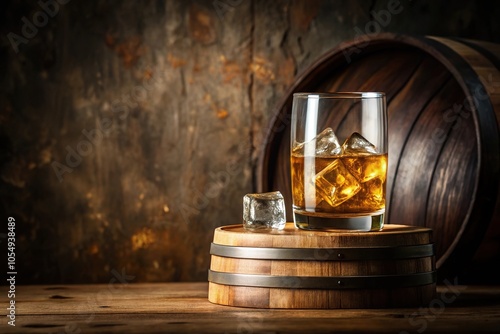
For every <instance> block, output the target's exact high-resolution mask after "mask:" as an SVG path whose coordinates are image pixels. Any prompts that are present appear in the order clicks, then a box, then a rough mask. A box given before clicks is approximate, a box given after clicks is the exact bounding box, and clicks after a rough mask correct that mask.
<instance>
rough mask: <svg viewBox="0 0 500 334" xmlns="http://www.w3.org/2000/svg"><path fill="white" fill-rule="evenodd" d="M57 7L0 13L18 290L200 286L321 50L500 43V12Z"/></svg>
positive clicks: (481, 4)
mask: <svg viewBox="0 0 500 334" xmlns="http://www.w3.org/2000/svg"><path fill="white" fill-rule="evenodd" d="M43 1H45V2H43ZM59 1H60V2H59V3H57V2H56V1H55V0H54V1H50V0H42V4H43V3H47V4H51V5H43V6H42V5H41V4H40V3H37V2H32V3H28V2H27V1H7V2H6V3H4V4H3V7H4V8H3V9H2V11H1V13H0V30H1V49H0V60H1V61H0V82H1V88H0V143H1V144H0V145H1V149H0V196H1V200H0V213H1V215H0V219H3V220H4V223H6V220H7V217H8V216H13V217H15V218H16V220H17V233H18V236H17V239H18V240H17V262H18V264H17V266H18V272H19V273H20V275H19V276H18V280H20V281H21V282H22V283H73V282H104V283H106V282H109V281H110V279H112V278H113V277H114V275H116V271H118V272H121V273H122V274H123V273H126V274H127V275H130V276H134V278H133V280H134V281H136V282H140V281H177V280H182V281H196V280H201V281H203V280H206V273H207V269H208V266H209V255H208V248H209V244H210V241H211V239H212V231H213V229H214V228H215V227H217V226H220V225H226V224H233V223H239V222H240V221H241V207H242V201H241V200H242V196H243V195H244V194H245V193H248V192H251V191H252V190H253V182H254V180H253V178H254V169H255V166H256V163H257V156H258V152H259V148H260V147H261V144H262V141H263V135H264V133H265V128H266V127H267V124H268V121H269V119H270V116H271V115H272V113H273V106H274V105H275V104H276V103H277V102H278V100H279V99H280V98H281V96H282V95H283V94H284V92H285V91H286V89H287V88H288V87H289V86H290V85H291V83H292V82H293V81H294V78H295V77H296V75H297V74H298V73H300V71H302V70H304V69H305V68H306V67H307V66H308V65H310V64H311V63H312V62H313V61H314V60H315V59H317V58H318V57H319V56H320V55H321V54H322V53H324V52H325V51H327V50H328V49H330V48H332V47H334V46H336V45H337V44H339V43H340V42H341V41H344V40H348V39H352V38H354V37H355V36H357V35H359V34H362V33H368V32H379V31H390V32H399V33H411V34H422V35H424V34H431V35H438V36H460V37H467V38H474V39H483V40H489V41H496V42H500V21H498V17H500V2H498V1H474V2H473V1H465V0H461V1H430V0H428V1H417V0H413V1H410V0H400V1H399V6H397V4H396V7H395V8H397V10H398V12H397V13H395V14H393V15H391V16H390V18H388V17H387V16H383V15H382V13H383V12H381V10H387V9H388V8H392V7H391V6H392V5H394V3H397V1H395V2H394V1H380V0H376V1H361V0H358V1H347V0H345V1H319V0H314V1H284V0H280V1H250V0H207V1H140V2H138V1H82V0H72V1H69V2H67V0H59ZM389 3H393V4H392V5H390V4H389ZM54 4H56V5H54ZM43 7H46V8H45V9H44V8H43ZM44 12H47V13H48V14H43V13H44ZM377 18H378V20H379V22H380V23H378V24H373V22H376V21H374V20H377ZM370 22H371V23H370ZM378 28H380V30H375V31H373V30H372V31H370V29H378ZM14 34H15V35H14ZM1 232H2V233H4V231H1ZM0 240H1V241H4V240H5V234H1V235H0ZM2 244H5V243H4V242H2Z"/></svg>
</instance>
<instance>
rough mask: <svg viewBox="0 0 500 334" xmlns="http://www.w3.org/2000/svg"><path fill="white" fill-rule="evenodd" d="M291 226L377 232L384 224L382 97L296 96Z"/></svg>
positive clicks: (384, 120)
mask: <svg viewBox="0 0 500 334" xmlns="http://www.w3.org/2000/svg"><path fill="white" fill-rule="evenodd" d="M291 174H292V197H293V216H294V222H295V226H297V227H298V228H301V229H313V230H331V229H335V230H347V231H352V230H358V231H376V230H381V229H382V228H383V226H384V213H385V194H386V192H385V184H386V178H387V111H386V101H385V94H384V93H374V92H349V93H295V94H294V95H293V107H292V127H291Z"/></svg>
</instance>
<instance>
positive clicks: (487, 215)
mask: <svg viewBox="0 0 500 334" xmlns="http://www.w3.org/2000/svg"><path fill="white" fill-rule="evenodd" d="M363 38H365V41H366V40H368V42H366V43H367V44H368V48H369V49H370V52H371V53H375V52H376V51H377V50H383V49H384V45H387V43H389V44H390V45H394V43H397V44H398V45H403V46H411V47H414V48H417V49H418V50H419V51H422V52H426V53H427V54H428V55H430V56H431V57H433V58H434V59H436V60H437V61H439V62H440V63H441V64H443V66H445V68H446V70H448V71H450V73H451V74H452V75H453V79H454V80H456V81H457V83H458V84H459V85H460V86H461V88H462V89H463V90H464V91H465V92H467V91H472V90H473V89H476V88H477V87H482V89H486V90H495V87H494V84H495V83H496V82H498V80H497V79H498V78H499V73H500V72H499V71H498V69H497V70H496V71H494V72H493V73H494V78H493V80H490V82H485V81H486V80H484V75H483V76H482V77H479V74H478V73H476V68H477V69H480V67H481V66H484V64H487V65H488V66H489V68H490V69H494V68H495V66H493V65H492V64H491V60H492V59H493V58H492V56H491V54H490V55H489V59H486V60H485V59H484V58H485V57H481V55H480V56H479V57H478V55H477V50H467V52H466V53H465V55H464V58H465V59H460V57H461V55H460V54H458V53H457V52H456V51H455V50H454V49H453V47H456V45H454V44H453V43H458V42H457V41H452V40H447V39H442V38H437V37H410V36H402V35H397V34H389V33H387V34H386V33H384V34H377V35H375V36H366V37H363ZM359 43H360V42H359V40H354V41H350V42H347V43H343V44H341V45H340V46H338V47H337V48H335V49H333V50H332V51H330V52H328V53H327V54H325V55H324V56H323V57H321V58H320V59H319V60H318V61H317V62H316V63H314V64H313V65H312V66H310V67H309V69H308V70H306V71H305V72H303V73H302V74H301V75H299V76H298V78H297V79H296V81H295V84H294V85H293V86H292V88H291V89H290V90H289V92H288V93H287V94H285V96H284V98H283V99H282V100H281V102H280V103H279V104H278V108H277V111H278V112H276V113H275V114H274V117H273V119H272V121H271V126H270V127H269V129H268V131H267V136H266V140H267V141H266V142H265V143H264V145H263V150H262V151H261V154H260V156H259V163H258V168H257V180H258V181H257V182H258V183H257V190H258V191H269V190H271V189H272V190H276V188H273V187H272V185H273V182H272V181H271V178H272V177H273V175H271V174H270V171H269V170H268V169H269V166H276V161H277V160H278V159H280V158H279V157H280V155H286V153H283V152H286V151H285V150H279V147H280V145H282V144H281V143H282V142H283V140H284V142H285V143H287V142H288V141H287V139H286V136H287V135H289V132H288V129H287V126H288V125H289V124H290V115H289V112H288V111H289V110H291V102H292V101H291V96H292V93H293V92H297V91H308V90H309V89H304V87H311V86H314V85H313V84H312V83H313V82H314V81H316V82H322V81H323V80H324V78H326V77H328V76H329V75H330V74H331V73H332V72H333V71H334V69H336V68H339V67H341V66H342V65H343V62H344V59H342V58H343V56H342V50H343V49H349V48H351V47H356V45H359ZM362 43H365V42H362ZM468 43H469V44H474V43H475V44H478V45H480V46H481V47H483V48H494V49H495V52H494V53H492V54H493V55H494V57H497V58H496V59H497V60H498V54H499V53H500V47H499V46H498V45H496V44H492V43H487V42H477V41H468ZM465 47H466V48H467V46H465ZM363 56H365V55H364V54H363V53H361V55H360V57H363ZM457 57H458V59H459V60H461V65H460V66H461V68H467V71H466V72H467V74H468V77H466V78H465V79H464V78H462V77H461V75H462V73H461V72H458V71H457V70H456V69H455V66H456V64H454V63H453V61H457ZM477 62H479V63H478V64H476V63H477ZM497 65H498V62H497ZM480 73H481V72H480ZM494 92H495V94H490V97H491V101H490V100H488V101H480V102H481V105H480V106H479V108H473V111H474V112H473V113H472V116H473V119H474V131H475V134H476V138H475V139H476V142H477V145H478V151H479V152H478V155H480V157H481V158H482V159H483V160H481V161H479V163H478V164H479V171H478V172H477V173H476V178H475V180H474V194H473V201H472V203H470V206H469V209H468V212H467V214H466V215H465V217H464V219H463V221H462V223H461V226H460V229H459V230H458V231H457V234H456V235H454V240H453V242H452V243H451V244H450V245H449V246H448V247H447V250H446V252H445V253H444V254H441V255H440V256H439V258H438V261H437V266H438V268H439V271H440V273H441V277H442V278H445V277H450V278H451V277H454V276H456V275H457V274H458V273H460V269H462V268H463V267H464V263H470V260H471V259H472V257H473V256H474V252H475V250H476V249H477V248H478V247H479V245H480V244H481V241H482V239H483V236H485V235H486V236H487V237H488V238H489V239H491V238H492V237H491V236H490V234H492V233H493V232H492V233H490V232H488V234H486V232H487V231H488V229H489V230H493V231H494V234H495V235H496V236H497V235H499V234H500V232H499V230H500V228H499V227H498V226H493V225H494V224H493V223H494V222H497V225H498V222H499V220H500V196H499V189H498V187H495V186H493V187H491V183H493V184H500V182H499V180H500V175H499V172H498V166H499V157H498V154H496V155H495V152H498V150H499V148H500V139H499V134H498V128H499V127H500V123H499V122H500V90H499V89H498V88H497V89H496V91H494ZM470 95H472V94H470ZM468 100H469V101H470V99H468ZM478 110H481V112H479V111H478ZM485 110H486V111H489V112H486V113H485V112H484V111H485ZM283 127H284V128H285V131H284V133H285V135H284V136H283V135H281V137H280V133H281V132H283ZM483 129H486V131H481V130H483ZM488 137H489V138H488ZM288 140H289V139H288ZM273 144H275V145H274V146H273ZM280 161H282V162H283V161H285V162H284V164H285V165H286V160H285V158H284V157H281V160H280ZM283 174H284V173H281V174H280V173H278V176H277V177H278V178H281V180H283V181H280V180H279V181H278V184H281V185H283V184H286V182H287V180H286V177H285V178H284V175H283ZM285 175H286V173H285ZM274 176H276V175H274ZM288 183H289V181H288ZM280 190H281V189H280ZM285 192H286V191H285ZM492 199H493V200H492ZM398 223H405V224H406V223H407V222H406V221H399V222H398ZM488 223H490V224H488ZM493 238H494V236H493Z"/></svg>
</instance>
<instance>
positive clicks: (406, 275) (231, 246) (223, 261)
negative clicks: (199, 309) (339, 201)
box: [208, 223, 436, 308]
mask: <svg viewBox="0 0 500 334" xmlns="http://www.w3.org/2000/svg"><path fill="white" fill-rule="evenodd" d="M210 253H211V254H212V259H211V265H210V270H209V275H208V280H209V290H208V299H209V301H210V302H212V303H216V304H222V305H229V306H241V307H258V308H387V307H411V306H420V305H429V302H430V301H431V300H432V299H433V298H434V297H435V290H436V273H435V264H434V245H433V243H432V232H431V230H430V229H428V228H424V227H415V226H405V225H389V226H387V227H385V228H384V230H383V231H380V232H340V233H339V232H325V231H321V232H320V231H304V230H299V229H296V228H295V227H294V225H293V223H287V225H286V228H285V229H284V230H283V231H279V232H275V233H255V232H248V231H246V230H245V229H243V227H242V225H230V226H223V227H219V228H217V229H216V230H215V234H214V242H213V243H212V246H211V250H210Z"/></svg>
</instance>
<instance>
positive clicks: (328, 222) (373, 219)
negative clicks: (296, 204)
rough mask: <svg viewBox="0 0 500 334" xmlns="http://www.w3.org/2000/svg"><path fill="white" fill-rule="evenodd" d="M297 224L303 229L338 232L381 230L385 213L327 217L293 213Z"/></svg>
mask: <svg viewBox="0 0 500 334" xmlns="http://www.w3.org/2000/svg"><path fill="white" fill-rule="evenodd" d="M293 220H294V222H295V226H296V227H298V228H300V229H302V230H323V231H336V232H355V231H362V232H368V231H381V230H382V228H383V227H384V213H380V214H376V215H373V216H355V217H342V218H326V217H315V216H306V215H303V214H300V213H297V212H294V213H293Z"/></svg>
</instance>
